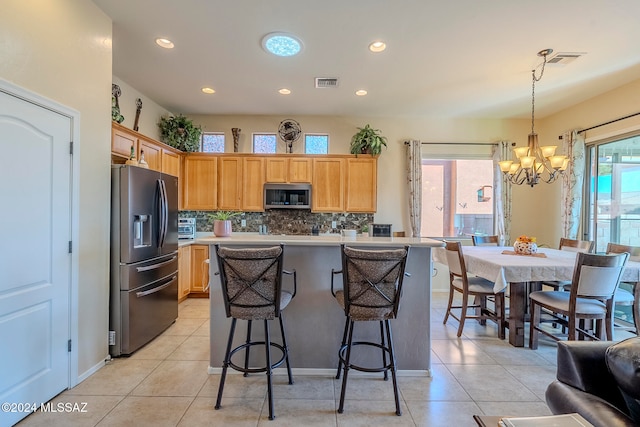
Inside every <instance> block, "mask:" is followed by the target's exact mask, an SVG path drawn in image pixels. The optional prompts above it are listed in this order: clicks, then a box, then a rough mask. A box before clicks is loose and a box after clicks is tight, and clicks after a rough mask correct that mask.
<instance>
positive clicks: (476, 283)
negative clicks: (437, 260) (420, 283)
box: [442, 242, 506, 339]
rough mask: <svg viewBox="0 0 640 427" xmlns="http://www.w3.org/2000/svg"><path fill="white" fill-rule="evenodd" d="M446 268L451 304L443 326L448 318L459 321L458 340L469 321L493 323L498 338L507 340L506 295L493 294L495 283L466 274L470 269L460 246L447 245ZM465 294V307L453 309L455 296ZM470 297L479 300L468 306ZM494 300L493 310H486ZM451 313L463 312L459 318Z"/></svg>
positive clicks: (463, 297) (450, 243) (458, 243)
mask: <svg viewBox="0 0 640 427" xmlns="http://www.w3.org/2000/svg"><path fill="white" fill-rule="evenodd" d="M445 253H446V256H447V265H448V266H449V302H448V304H447V312H446V314H445V315H444V320H443V321H442V323H443V324H446V323H447V320H448V319H449V316H451V317H453V318H454V319H456V320H457V321H458V323H459V324H458V334H457V335H458V337H460V336H461V335H462V330H463V329H464V324H465V320H466V319H480V320H486V319H490V320H493V321H494V322H496V323H497V325H498V337H499V338H500V339H504V338H505V323H506V318H505V307H504V306H505V303H504V301H505V299H504V291H500V292H494V290H493V287H494V285H495V284H494V283H493V282H491V281H490V280H487V279H484V278H482V277H477V276H472V275H468V274H467V268H466V266H465V262H464V255H463V253H462V244H461V243H460V242H445ZM456 292H458V293H460V294H462V305H453V298H454V294H455V293H456ZM469 297H474V298H476V297H477V298H476V301H477V303H475V302H474V303H469ZM489 297H494V310H490V309H489V308H488V307H487V299H488V298H489ZM452 309H461V311H460V315H459V316H457V315H456V314H455V313H453V312H452ZM469 309H478V310H479V311H480V312H479V313H478V314H475V315H469V314H468V311H469Z"/></svg>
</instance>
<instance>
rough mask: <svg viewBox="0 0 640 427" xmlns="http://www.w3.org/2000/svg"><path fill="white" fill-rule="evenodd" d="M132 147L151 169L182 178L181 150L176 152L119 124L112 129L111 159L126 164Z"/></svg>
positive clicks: (114, 124)
mask: <svg viewBox="0 0 640 427" xmlns="http://www.w3.org/2000/svg"><path fill="white" fill-rule="evenodd" d="M131 147H133V152H134V154H135V155H136V159H137V160H140V158H141V156H142V153H143V152H144V160H145V161H146V162H147V164H148V165H149V169H152V170H155V171H159V172H163V173H168V174H170V175H173V176H177V177H178V178H179V177H180V156H181V155H182V154H181V153H182V152H181V151H180V150H176V149H175V148H172V147H170V146H168V145H166V144H164V143H162V142H159V141H156V140H155V139H151V138H148V137H146V136H144V135H142V134H140V133H138V132H136V131H133V130H131V129H128V128H126V127H124V126H122V125H119V124H117V123H113V125H112V127H111V158H112V161H113V162H114V163H124V162H125V161H126V160H127V159H128V158H129V156H131Z"/></svg>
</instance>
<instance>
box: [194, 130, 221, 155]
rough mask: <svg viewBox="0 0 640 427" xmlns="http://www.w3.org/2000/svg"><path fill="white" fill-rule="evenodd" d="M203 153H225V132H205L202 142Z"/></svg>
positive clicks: (201, 149)
mask: <svg viewBox="0 0 640 427" xmlns="http://www.w3.org/2000/svg"><path fill="white" fill-rule="evenodd" d="M200 151H202V152H203V153H224V133H223V132H204V133H203V134H202V141H201V144H200Z"/></svg>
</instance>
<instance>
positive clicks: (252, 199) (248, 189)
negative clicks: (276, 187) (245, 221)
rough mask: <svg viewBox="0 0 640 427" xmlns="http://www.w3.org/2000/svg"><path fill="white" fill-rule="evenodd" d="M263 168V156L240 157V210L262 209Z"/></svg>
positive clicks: (258, 210)
mask: <svg viewBox="0 0 640 427" xmlns="http://www.w3.org/2000/svg"><path fill="white" fill-rule="evenodd" d="M264 169H265V159H264V158H263V157H244V158H243V159H242V210H243V211H245V212H251V211H254V212H260V211H264V179H265V178H264Z"/></svg>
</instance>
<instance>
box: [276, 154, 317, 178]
mask: <svg viewBox="0 0 640 427" xmlns="http://www.w3.org/2000/svg"><path fill="white" fill-rule="evenodd" d="M312 161H313V160H312V159H311V158H309V157H288V156H286V157H285V156H277V157H267V158H266V182H270V183H310V182H311V169H312Z"/></svg>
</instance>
